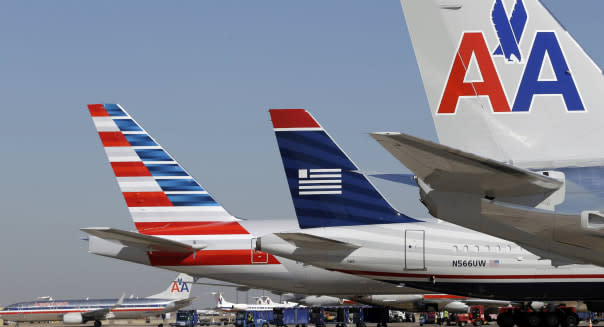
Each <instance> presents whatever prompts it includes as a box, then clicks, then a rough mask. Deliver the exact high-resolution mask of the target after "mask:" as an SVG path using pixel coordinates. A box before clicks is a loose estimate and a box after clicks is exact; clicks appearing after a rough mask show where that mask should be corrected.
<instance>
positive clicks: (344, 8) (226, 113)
mask: <svg viewBox="0 0 604 327" xmlns="http://www.w3.org/2000/svg"><path fill="white" fill-rule="evenodd" d="M545 3H546V4H547V5H548V6H549V7H550V8H551V9H552V10H553V12H554V13H555V14H556V15H557V17H558V18H559V19H560V20H561V21H562V22H563V24H564V25H565V26H566V27H567V28H568V29H569V30H570V31H571V33H572V34H573V35H574V36H575V37H576V38H577V39H578V40H579V42H580V43H582V45H583V46H584V47H585V48H586V50H587V51H588V52H589V53H590V54H591V55H592V56H593V58H594V59H595V60H596V62H597V63H599V64H600V65H602V63H604V46H603V45H602V42H601V35H602V31H603V30H604V21H603V20H602V19H601V13H602V12H604V2H603V1H599V0H583V1H562V0H555V1H554V0H546V1H545ZM0 98H1V101H0V103H1V106H2V109H1V110H2V120H0V126H1V127H0V144H1V145H2V153H3V155H2V159H3V160H2V161H1V163H0V167H2V169H1V170H0V172H1V174H2V176H1V181H2V184H1V185H2V187H1V189H0V207H1V208H2V218H0V249H2V250H1V251H0V304H8V303H11V302H16V301H21V300H30V299H33V298H35V297H37V296H44V295H51V296H54V297H59V298H60V297H86V296H90V297H107V296H113V297H118V296H119V295H120V294H121V293H122V292H127V293H135V294H138V295H149V294H152V293H154V292H155V291H159V290H160V289H163V288H164V287H166V286H167V281H168V280H169V279H171V278H172V277H173V276H174V275H175V274H173V273H171V272H167V271H163V270H159V269H155V268H149V267H144V266H141V265H136V264H132V263H125V262H120V261H116V260H113V259H107V258H102V257H99V256H95V255H91V254H88V253H87V244H86V243H85V242H83V241H80V240H79V238H80V237H81V236H84V235H83V234H82V233H81V232H80V231H79V228H81V227H89V226H112V227H117V228H122V229H132V228H133V225H132V223H131V220H130V217H129V215H128V211H127V209H126V206H125V203H124V200H123V198H122V196H121V194H120V192H119V189H118V187H117V183H116V182H115V179H114V177H113V174H112V171H111V169H110V166H109V164H108V163H107V160H106V158H105V154H104V152H103V150H102V148H101V144H100V141H99V140H98V136H97V134H96V133H95V130H94V127H93V125H92V122H91V119H90V117H89V115H88V111H87V109H86V104H87V103H100V102H115V103H120V104H122V105H123V106H124V107H125V108H126V109H127V110H128V111H129V112H130V113H131V114H132V115H133V116H134V117H135V119H136V120H138V122H139V123H141V124H142V125H143V126H144V127H145V128H146V129H147V131H149V132H150V133H151V134H152V135H153V136H154V137H155V138H156V139H158V140H159V141H160V142H161V144H162V145H163V146H164V147H166V148H167V150H168V151H169V152H170V153H171V154H172V155H173V156H174V157H175V158H176V159H177V160H179V161H180V162H181V164H183V165H184V167H185V168H186V169H187V170H188V171H189V172H190V173H191V174H193V175H194V176H195V177H196V178H197V179H198V181H199V182H200V183H201V184H202V185H203V186H205V187H206V188H207V189H208V190H209V191H210V193H212V194H213V195H214V197H215V198H216V199H217V200H218V201H219V202H220V203H221V204H223V205H224V206H225V207H226V208H227V210H229V211H230V212H231V213H232V214H233V215H236V216H239V217H245V218H248V219H263V218H266V219H277V218H279V219H294V213H293V209H292V206H291V200H290V197H289V192H288V189H287V185H286V182H285V179H284V174H283V171H282V167H281V161H280V158H279V155H278V150H277V148H276V143H275V140H274V135H273V132H272V130H271V125H270V122H269V116H268V112H267V110H268V109H269V108H306V109H308V110H311V111H312V112H313V113H314V115H315V116H316V117H317V118H318V119H319V120H320V122H321V123H322V124H323V125H324V126H325V127H326V128H327V129H328V130H329V132H330V133H331V135H332V136H334V137H335V138H336V140H337V142H338V143H339V144H340V145H341V146H342V147H344V149H345V150H346V151H347V152H348V153H349V154H350V155H351V156H352V158H353V159H354V160H355V161H356V162H357V164H358V165H359V166H360V167H361V168H362V169H364V170H366V171H374V172H405V169H404V167H402V166H401V165H400V164H399V163H398V161H396V160H395V159H393V158H391V157H390V155H389V154H388V153H387V152H386V151H385V150H383V149H382V148H381V147H380V146H379V145H378V144H377V143H376V142H375V141H373V140H372V139H371V138H370V137H369V136H368V135H367V133H368V132H370V131H404V132H407V133H410V134H413V135H416V136H419V137H423V138H428V139H431V140H436V135H435V132H434V127H433V125H432V120H431V118H430V115H429V111H428V106H427V103H426V99H425V95H424V91H423V86H422V84H421V80H420V76H419V72H418V69H417V66H416V63H415V58H414V55H413V50H412V48H411V43H410V41H409V37H408V35H407V30H406V26H405V24H404V19H403V15H402V12H401V8H400V3H399V2H398V1H397V0H371V1H370V0H364V1H360V0H354V1H351V0H330V1H325V0H307V1H283V0H272V1H269V0H258V1H243V0H241V1H231V0H220V1H219V0H208V1H148V0H144V1H80V0H74V1H28V0H19V1H17V0H15V1H1V2H0ZM378 186H380V188H381V189H382V190H384V191H385V193H386V194H387V195H388V196H389V198H390V199H391V200H392V201H393V202H394V204H395V205H397V207H398V208H399V209H401V210H403V211H405V212H408V213H413V214H421V213H423V212H424V210H423V208H422V207H421V206H420V205H419V204H418V201H417V198H418V196H417V193H416V192H415V191H414V192H411V193H409V192H408V191H406V190H402V189H401V188H400V187H399V186H397V185H393V184H391V183H388V182H378ZM212 290H213V289H210V288H204V287H200V286H196V287H194V292H195V293H197V294H195V295H196V296H198V297H199V298H200V300H198V302H197V304H198V305H199V306H204V305H209V304H210V303H212V302H213V300H210V295H209V292H210V291H212ZM225 293H226V294H227V295H230V297H231V298H234V295H233V294H234V292H233V291H232V290H225ZM257 294H258V293H257Z"/></svg>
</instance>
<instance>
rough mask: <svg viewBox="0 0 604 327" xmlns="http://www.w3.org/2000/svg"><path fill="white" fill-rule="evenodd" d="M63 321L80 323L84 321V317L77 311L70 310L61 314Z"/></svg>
mask: <svg viewBox="0 0 604 327" xmlns="http://www.w3.org/2000/svg"><path fill="white" fill-rule="evenodd" d="M63 322H64V323H66V324H81V323H83V322H84V317H82V314H81V313H79V312H70V313H66V314H65V315H63Z"/></svg>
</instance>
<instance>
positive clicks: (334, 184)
mask: <svg viewBox="0 0 604 327" xmlns="http://www.w3.org/2000/svg"><path fill="white" fill-rule="evenodd" d="M270 115H271V119H272V122H273V127H274V130H275V136H276V138H277V143H278V145H279V151H280V152H281V158H282V160H283V167H284V169H285V175H286V177H287V182H288V184H289V189H290V192H291V196H292V199H293V202H294V207H295V210H296V215H297V216H298V223H299V225H300V227H301V228H313V227H327V226H350V225H368V224H387V223H401V222H412V221H416V220H414V219H412V218H409V217H407V216H405V215H403V214H400V213H399V212H397V211H396V210H395V209H394V208H393V207H392V206H391V205H390V204H389V203H388V202H387V201H386V199H385V198H384V197H383V196H382V195H381V194H380V193H379V192H378V190H377V189H376V188H375V187H374V186H373V184H372V183H371V182H370V181H369V180H368V179H367V177H366V176H365V175H363V174H361V173H359V172H358V168H357V166H356V165H355V164H354V163H353V162H352V161H351V160H350V158H348V156H347V155H346V154H345V153H344V152H343V151H342V150H341V149H340V148H339V147H338V145H337V144H336V143H335V142H334V141H333V139H332V138H331V137H330V136H329V135H328V134H327V132H326V131H325V130H324V129H323V127H321V125H319V123H318V122H317V121H316V120H315V119H314V118H313V117H312V116H311V114H310V113H309V112H308V111H306V110H304V109H271V110H270Z"/></svg>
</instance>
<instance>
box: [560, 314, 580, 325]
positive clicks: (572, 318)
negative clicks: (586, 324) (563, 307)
mask: <svg viewBox="0 0 604 327" xmlns="http://www.w3.org/2000/svg"><path fill="white" fill-rule="evenodd" d="M578 324H579V318H578V317H577V315H576V314H572V315H567V316H566V317H565V318H564V320H563V321H562V325H563V326H564V327H577V325H578Z"/></svg>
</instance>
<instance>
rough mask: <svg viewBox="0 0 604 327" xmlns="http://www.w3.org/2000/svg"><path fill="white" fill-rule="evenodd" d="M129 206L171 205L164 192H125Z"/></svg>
mask: <svg viewBox="0 0 604 327" xmlns="http://www.w3.org/2000/svg"><path fill="white" fill-rule="evenodd" d="M123 193H124V198H125V199H126V204H127V205H128V207H171V206H172V202H170V199H168V197H167V196H166V194H164V192H123Z"/></svg>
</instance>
